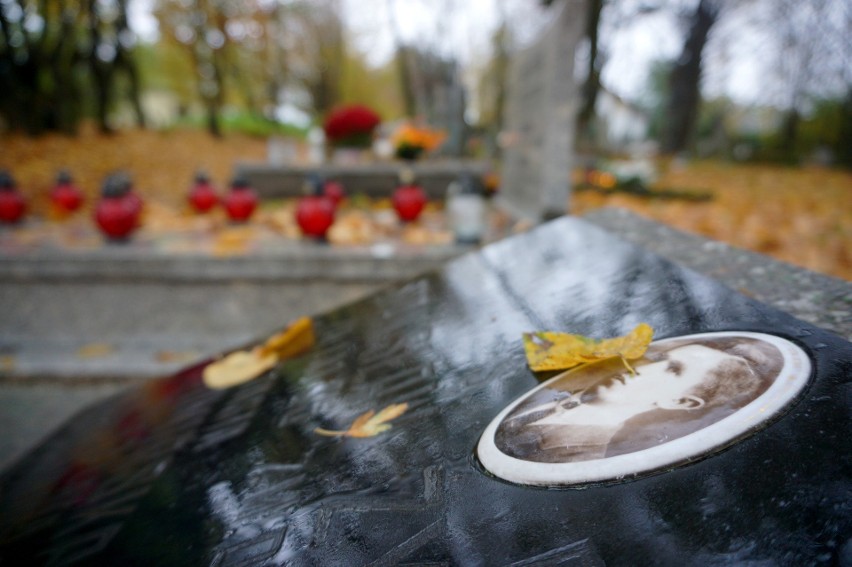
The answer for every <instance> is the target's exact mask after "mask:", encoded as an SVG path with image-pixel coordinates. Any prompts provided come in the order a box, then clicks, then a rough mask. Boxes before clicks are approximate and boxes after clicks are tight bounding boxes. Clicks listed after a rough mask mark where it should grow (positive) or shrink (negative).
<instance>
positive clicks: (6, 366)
mask: <svg viewBox="0 0 852 567" xmlns="http://www.w3.org/2000/svg"><path fill="white" fill-rule="evenodd" d="M14 369H15V357H14V356H12V355H11V354H6V355H3V356H0V370H2V371H4V372H6V371H11V370H14Z"/></svg>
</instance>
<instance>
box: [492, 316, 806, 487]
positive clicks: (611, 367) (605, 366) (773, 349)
mask: <svg viewBox="0 0 852 567" xmlns="http://www.w3.org/2000/svg"><path fill="white" fill-rule="evenodd" d="M631 366H632V367H633V369H634V370H635V374H634V373H633V372H631V371H630V370H628V369H627V367H626V366H625V365H624V364H623V362H622V361H621V360H620V359H617V358H616V359H609V360H604V361H601V362H596V363H592V364H586V365H584V366H581V367H578V368H575V369H571V370H569V371H567V372H564V373H562V374H559V375H558V376H555V377H554V378H552V379H550V380H548V381H547V382H545V383H543V384H541V385H539V386H538V387H536V388H534V389H533V390H531V391H530V392H528V393H526V394H524V395H523V396H521V397H520V398H519V399H517V400H516V401H514V402H512V403H511V404H510V405H509V406H508V407H507V408H505V409H504V410H503V411H502V412H500V414H499V415H498V416H497V417H496V418H494V420H493V421H492V422H491V423H490V424H489V425H488V427H487V428H486V429H485V431H484V433H483V434H482V437H481V438H480V440H479V444H478V446H477V456H478V458H479V460H480V462H481V463H482V465H483V466H484V467H485V468H486V469H487V470H488V471H489V472H490V473H492V474H494V475H495V476H497V477H499V478H502V479H504V480H508V481H510V482H516V483H520V484H531V485H543V486H569V485H573V484H583V483H589V482H604V481H612V480H618V479H622V478H625V477H632V476H635V475H640V474H642V473H648V472H652V471H655V470H658V469H661V468H665V467H671V466H675V465H677V464H681V463H684V462H687V461H690V460H693V459H695V458H697V457H700V456H702V455H705V454H708V453H712V452H713V451H716V450H719V449H721V448H724V447H726V446H728V445H730V444H731V443H732V442H734V441H736V440H738V439H740V438H742V437H743V436H745V435H747V434H748V433H750V432H754V431H756V430H757V429H758V428H759V426H760V425H761V424H762V423H764V422H766V421H767V420H768V419H770V418H771V417H772V416H773V415H776V414H777V413H778V412H779V411H781V410H782V409H783V408H785V407H786V406H787V405H788V404H789V403H790V402H791V401H792V400H793V399H795V398H796V397H797V396H798V394H799V393H800V392H801V391H802V389H803V388H804V386H805V385H806V384H807V382H808V379H809V377H810V373H811V364H810V360H809V359H808V356H807V355H806V354H805V352H804V351H802V349H800V348H799V347H798V346H796V345H794V344H793V343H791V342H789V341H787V340H785V339H782V338H780V337H776V336H773V335H765V334H760V333H751V332H720V333H704V334H699V335H689V336H683V337H676V338H671V339H664V340H660V341H655V342H653V343H651V345H650V346H649V347H648V351H647V352H646V354H645V356H644V357H642V358H641V359H639V360H635V361H631Z"/></svg>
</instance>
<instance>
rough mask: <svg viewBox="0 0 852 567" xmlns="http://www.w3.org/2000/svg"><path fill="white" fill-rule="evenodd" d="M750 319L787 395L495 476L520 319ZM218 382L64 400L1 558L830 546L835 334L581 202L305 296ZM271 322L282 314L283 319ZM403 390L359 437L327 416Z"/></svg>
mask: <svg viewBox="0 0 852 567" xmlns="http://www.w3.org/2000/svg"><path fill="white" fill-rule="evenodd" d="M639 322H646V323H648V324H649V325H651V326H652V327H653V329H654V331H655V337H656V338H657V339H665V338H672V337H680V336H683V335H690V334H697V333H710V332H719V331H732V332H751V333H763V334H769V335H774V336H777V337H781V338H783V339H785V340H786V341H789V342H791V343H794V344H795V345H797V347H798V348H800V349H801V350H802V351H803V352H804V353H805V355H806V356H807V357H808V359H809V360H810V362H811V365H812V369H813V370H812V371H811V373H810V374H809V376H808V380H807V383H806V384H805V386H804V389H803V390H802V391H801V393H800V394H799V395H798V396H797V397H796V398H795V399H793V400H792V401H791V402H789V403H788V404H787V405H786V406H785V407H784V409H783V411H782V412H781V413H779V414H777V415H775V416H774V417H773V418H772V419H770V420H768V421H767V422H764V423H761V424H760V425H759V426H757V427H754V428H752V429H749V430H748V431H746V432H745V433H743V434H742V435H740V436H739V437H738V438H736V439H734V440H732V441H731V442H729V443H727V444H725V445H723V446H718V447H714V448H713V450H712V451H709V452H707V453H705V454H702V455H699V456H697V457H690V458H688V459H685V460H682V461H680V462H677V463H672V464H670V465H668V466H665V467H664V468H660V469H656V470H651V471H643V472H641V473H637V474H626V475H624V476H623V477H620V478H615V479H610V480H608V481H604V482H592V483H587V484H584V485H583V486H582V488H580V489H577V488H572V489H562V490H553V489H546V488H540V487H531V486H523V485H519V484H514V483H510V482H506V481H503V480H499V479H497V478H495V477H493V476H491V475H490V474H488V473H487V471H486V470H485V469H484V468H483V467H482V466H481V465H480V464H479V462H478V460H477V458H476V453H475V448H476V446H477V441H478V439H479V438H480V437H481V435H482V432H483V430H484V429H485V428H486V426H487V425H488V423H489V422H491V421H492V420H493V419H494V417H495V416H497V415H498V414H499V413H500V412H501V411H502V410H503V409H504V408H506V407H507V405H508V404H509V403H510V402H512V401H513V400H516V399H518V398H519V396H521V395H522V394H524V393H525V392H529V391H530V390H532V389H533V388H535V387H536V386H537V385H538V384H539V380H540V379H541V378H542V377H541V376H537V375H535V374H533V373H532V372H531V371H530V370H529V369H528V368H527V365H526V360H525V357H524V351H523V347H522V344H521V340H520V338H521V333H522V332H524V331H530V330H555V331H570V332H575V333H581V334H584V335H588V336H597V337H605V336H614V335H618V334H623V333H625V332H626V331H628V330H630V329H631V328H633V327H634V326H635V325H637V323H639ZM314 323H315V329H316V333H317V337H318V339H317V344H316V345H315V346H314V348H313V349H312V350H311V351H310V352H308V353H307V354H306V355H304V356H302V357H300V358H297V359H293V360H290V361H287V362H284V363H281V364H279V365H278V366H277V367H275V368H274V369H272V370H270V371H268V372H267V373H265V374H264V375H262V376H260V377H259V378H257V379H255V380H253V381H251V382H248V383H246V384H243V385H240V386H237V387H234V388H231V389H228V390H209V389H207V388H205V387H204V385H203V383H202V381H201V374H202V371H203V368H204V366H205V363H201V364H199V365H197V366H194V367H191V368H187V369H185V370H184V371H182V372H180V373H178V374H176V375H174V376H171V377H168V378H164V379H162V380H156V381H153V382H150V383H147V384H145V385H143V386H141V387H140V388H138V389H136V390H134V391H131V392H128V393H125V394H121V395H119V396H117V397H115V398H113V399H111V400H108V401H106V402H104V403H102V404H100V405H98V406H96V407H93V408H91V409H90V410H87V411H85V412H84V413H82V414H80V415H78V416H77V417H76V418H74V419H73V420H72V421H71V422H69V423H68V424H67V426H65V427H64V429H62V430H61V431H59V432H58V433H57V434H56V435H54V436H53V437H52V438H50V439H48V440H47V441H46V442H45V443H44V444H43V445H41V446H40V447H39V448H37V449H35V450H34V451H33V452H32V453H30V454H29V455H28V456H27V457H26V458H24V459H23V460H22V461H21V462H19V464H18V465H17V466H15V467H13V468H12V469H10V470H9V471H8V473H6V474H4V475H3V476H2V477H0V564H3V565H17V564H23V565H75V564H94V565H124V566H132V565H161V566H162V565H180V566H187V565H215V566H224V565H400V564H416V565H423V564H428V565H651V564H653V565H685V564H691V565H720V564H735V563H736V564H750V565H776V564H783V565H818V564H826V565H846V564H849V563H850V560H852V514H850V502H852V498H850V496H852V459H850V455H852V438H850V436H849V435H848V432H849V430H850V426H852V411H850V409H852V408H850V398H849V396H848V391H849V382H850V376H852V345H850V343H848V342H846V341H845V340H843V339H841V338H840V337H838V336H837V335H835V334H833V333H830V332H827V331H824V330H821V329H819V328H817V327H814V326H812V325H810V324H808V323H805V322H802V321H799V320H797V319H795V318H793V317H791V316H790V315H787V314H785V313H783V312H781V311H778V310H775V309H772V308H770V307H767V306H765V305H763V304H760V303H758V302H756V301H754V300H752V299H750V298H748V297H745V296H743V295H740V294H738V293H736V292H734V291H732V290H731V289H729V288H726V287H724V286H722V285H720V284H718V283H716V282H715V281H713V280H710V279H708V278H705V277H702V276H700V275H698V274H696V273H694V272H691V271H688V270H685V269H683V268H680V267H678V266H676V265H674V264H671V263H669V262H667V261H665V260H663V259H661V258H659V257H657V256H654V255H653V254H650V253H648V252H645V251H643V250H642V249H639V248H637V247H635V246H633V245H630V244H627V243H625V242H623V241H620V240H618V239H615V238H613V237H612V236H610V235H608V234H607V233H606V232H605V231H603V230H601V229H599V228H596V227H594V226H593V225H591V224H589V223H587V222H584V221H582V220H578V219H572V218H564V219H560V220H557V221H553V222H551V223H546V224H544V225H542V226H540V227H538V228H536V229H534V230H532V231H530V232H528V233H525V234H522V235H518V236H515V237H512V238H509V239H506V240H504V241H501V242H498V243H495V244H492V245H489V246H486V247H484V248H483V249H481V250H480V251H479V252H477V253H472V254H469V255H466V256H464V257H462V258H459V259H457V260H455V261H453V262H451V263H449V264H448V265H447V266H446V267H445V268H443V269H441V270H440V271H439V272H436V273H433V274H431V275H428V276H425V277H421V278H418V279H415V280H412V281H410V282H407V283H404V284H401V285H398V286H396V287H394V288H391V289H388V290H386V291H383V292H381V293H379V294H377V295H374V296H372V297H369V298H367V299H364V300H362V301H359V302H356V303H353V304H351V305H348V306H346V307H344V308H342V309H339V310H336V311H333V312H330V313H328V314H326V315H323V316H320V317H317V318H315V322H314ZM282 325H283V322H282ZM401 402H406V403H407V404H408V411H407V412H406V413H405V414H404V415H402V416H401V417H399V418H397V419H396V420H394V421H393V424H392V425H393V427H392V428H391V429H390V430H389V431H386V432H385V433H383V434H381V435H379V436H376V437H371V438H363V439H356V438H342V439H338V438H328V437H322V436H319V435H317V434H316V433H315V429H316V428H317V427H322V428H325V429H331V430H340V429H345V428H346V427H347V426H348V425H349V424H350V423H352V421H353V420H354V419H355V418H356V417H357V416H359V415H361V414H363V413H364V412H366V411H368V410H371V409H380V408H383V407H385V406H387V405H389V404H394V403H401Z"/></svg>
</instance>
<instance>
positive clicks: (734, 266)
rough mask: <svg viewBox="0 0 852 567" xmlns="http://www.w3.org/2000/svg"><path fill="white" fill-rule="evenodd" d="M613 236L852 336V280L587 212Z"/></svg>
mask: <svg viewBox="0 0 852 567" xmlns="http://www.w3.org/2000/svg"><path fill="white" fill-rule="evenodd" d="M583 218H584V219H585V220H587V221H589V222H592V223H594V224H596V225H597V226H599V227H601V228H603V229H606V230H607V231H609V232H610V233H612V234H613V235H615V236H617V237H619V238H621V239H623V240H626V241H628V242H632V243H634V244H637V245H639V246H641V247H643V248H645V249H646V250H648V251H650V252H653V253H655V254H657V255H659V256H662V257H664V258H666V259H668V260H670V261H672V262H675V263H677V264H680V265H681V266H683V267H685V268H689V269H691V270H694V271H696V272H698V273H700V274H703V275H705V276H709V277H711V278H713V279H715V280H716V281H719V282H721V283H722V284H724V285H726V286H728V287H730V288H732V289H734V290H736V291H738V292H740V293H742V294H744V295H747V296H749V297H752V298H754V299H756V300H758V301H760V302H762V303H765V304H767V305H771V306H773V307H776V308H777V309H780V310H782V311H786V312H787V313H789V314H791V315H793V316H794V317H797V318H799V319H801V320H802V321H806V322H808V323H811V324H813V325H815V326H817V327H820V328H823V329H826V330H829V331H832V332H834V333H837V334H838V335H840V336H841V337H843V338H845V339H846V340H849V341H852V283H850V282H847V281H845V280H842V279H839V278H835V277H831V276H827V275H824V274H819V273H817V272H812V271H810V270H807V269H804V268H799V267H797V266H793V265H791V264H787V263H785V262H781V261H778V260H775V259H773V258H769V257H767V256H764V255H762V254H758V253H756V252H751V251H748V250H742V249H740V248H736V247H733V246H730V245H728V244H725V243H723V242H718V241H714V240H708V239H707V238H705V237H703V236H698V235H695V234H689V233H686V232H681V231H679V230H676V229H673V228H670V227H668V226H666V225H662V224H659V223H657V222H655V221H652V220H649V219H646V218H644V217H641V216H638V215H636V214H633V213H631V212H629V211H627V210H624V209H616V208H604V209H598V210H595V211H592V212H590V213H588V214H586V215H584V216H583Z"/></svg>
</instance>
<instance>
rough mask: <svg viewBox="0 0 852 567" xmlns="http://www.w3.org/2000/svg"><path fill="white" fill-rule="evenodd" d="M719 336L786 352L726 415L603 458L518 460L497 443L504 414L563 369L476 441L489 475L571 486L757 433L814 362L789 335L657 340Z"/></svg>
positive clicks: (682, 458)
mask: <svg viewBox="0 0 852 567" xmlns="http://www.w3.org/2000/svg"><path fill="white" fill-rule="evenodd" d="M720 337H727V338H730V337H743V338H752V339H758V340H762V341H765V342H768V343H770V344H772V345H774V346H775V347H777V348H778V350H779V351H781V354H782V355H783V357H784V364H783V366H782V367H781V370H780V372H779V374H778V377H777V378H776V379H775V381H774V382H773V383H772V384H771V385H770V386H769V388H767V390H766V391H765V392H764V393H763V394H761V395H760V396H758V397H757V398H755V399H754V400H753V401H751V402H750V403H749V404H747V405H746V406H744V407H743V408H741V409H739V410H738V411H736V412H735V413H733V414H731V415H729V416H728V417H726V418H723V419H720V420H719V421H717V422H715V423H713V424H711V425H708V426H707V427H705V428H703V429H699V430H698V431H695V432H693V433H690V434H688V435H685V436H683V437H680V438H678V439H674V440H672V441H668V442H666V443H663V444H661V445H657V446H654V447H649V448H647V449H642V450H639V451H634V452H632V453H626V454H623V455H616V456H613V457H606V458H603V459H593V460H588V461H578V462H572V463H541V462H532V461H525V460H522V459H516V458H514V457H510V456H508V455H506V454H505V453H503V452H502V451H500V449H498V448H497V445H496V444H495V443H494V435H495V433H496V432H497V427H498V426H499V425H500V423H501V422H502V421H503V419H504V418H505V417H506V416H507V415H509V413H510V412H511V411H512V410H513V409H514V408H515V407H516V406H517V405H518V404H520V403H521V402H523V401H524V400H526V399H527V397H529V396H530V395H532V394H533V393H535V392H537V391H539V390H541V389H543V388H546V387H547V386H548V385H549V384H550V383H552V382H555V381H557V380H559V379H560V378H561V377H562V374H559V375H558V376H554V377H553V378H551V379H550V380H547V381H546V382H544V383H542V384H540V385H538V386H537V387H535V388H533V389H532V390H530V391H528V392H526V393H524V394H523V395H522V396H520V397H519V398H518V399H516V400H515V401H514V402H512V403H511V404H509V405H508V406H507V407H506V408H505V409H503V411H501V412H500V413H499V414H498V415H497V417H495V418H494V419H493V420H492V421H491V423H489V424H488V427H486V428H485V431H484V432H483V433H482V436H481V437H480V440H479V443H478V444H477V456H478V458H479V461H480V463H482V466H484V467H485V469H486V470H487V471H488V472H490V473H491V474H493V475H495V476H497V477H498V478H501V479H503V480H507V481H510V482H514V483H518V484H528V485H540V486H569V485H574V484H586V483H594V482H605V481H614V480H620V479H623V478H624V477H627V476H633V475H639V474H642V473H647V472H651V471H654V470H658V469H662V468H664V467H672V466H676V465H678V464H683V463H686V462H689V461H690V460H692V459H694V458H697V457H703V456H706V455H709V454H712V453H714V452H716V451H719V450H721V449H722V448H724V447H727V446H728V445H730V444H731V442H733V441H738V440H739V439H741V438H742V436H744V435H745V434H747V433H749V432H754V431H755V430H756V429H757V427H758V426H759V425H760V424H762V423H765V422H766V421H768V420H769V419H771V418H772V417H773V416H775V415H776V414H777V413H778V412H779V411H781V410H782V409H784V408H785V407H786V406H787V405H788V404H789V403H791V402H792V401H793V400H794V399H795V398H796V397H797V396H798V395H799V394H800V393H801V392H802V390H803V389H804V387H805V386H806V385H807V383H808V382H809V380H810V375H811V361H810V358H809V357H808V355H807V354H806V353H805V351H803V350H802V349H801V348H800V347H798V346H797V345H795V344H793V343H792V342H790V341H788V340H786V339H782V338H781V337H777V336H775V335H767V334H763V333H753V332H745V331H726V332H715V333H700V334H695V335H684V336H680V337H670V338H668V339H662V340H659V341H654V344H664V343H666V342H670V341H682V340H685V339H695V340H700V339H711V338H720Z"/></svg>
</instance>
